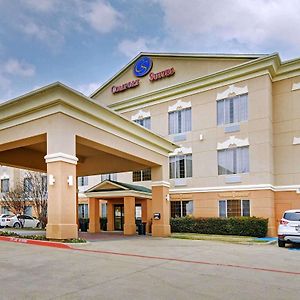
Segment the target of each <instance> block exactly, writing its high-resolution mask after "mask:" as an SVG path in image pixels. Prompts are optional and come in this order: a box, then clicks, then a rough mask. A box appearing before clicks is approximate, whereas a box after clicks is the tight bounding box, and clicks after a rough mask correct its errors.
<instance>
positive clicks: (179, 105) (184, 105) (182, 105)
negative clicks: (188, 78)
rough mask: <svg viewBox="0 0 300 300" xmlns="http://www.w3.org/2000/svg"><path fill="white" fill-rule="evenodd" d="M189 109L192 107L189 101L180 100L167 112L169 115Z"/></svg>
mask: <svg viewBox="0 0 300 300" xmlns="http://www.w3.org/2000/svg"><path fill="white" fill-rule="evenodd" d="M191 107H192V103H191V101H188V102H184V101H182V100H181V99H180V100H178V101H177V102H176V103H175V104H174V105H171V106H169V109H168V112H169V113H170V112H174V111H177V110H183V109H186V108H191Z"/></svg>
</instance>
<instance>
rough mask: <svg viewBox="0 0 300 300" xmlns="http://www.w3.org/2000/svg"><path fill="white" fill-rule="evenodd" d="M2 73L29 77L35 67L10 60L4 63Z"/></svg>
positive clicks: (33, 72)
mask: <svg viewBox="0 0 300 300" xmlns="http://www.w3.org/2000/svg"><path fill="white" fill-rule="evenodd" d="M3 72H4V73H6V74H9V75H14V76H21V77H31V76H33V75H34V74H35V67H34V66H33V65H31V64H28V63H26V62H22V61H19V60H17V59H14V58H12V59H9V60H8V61H7V62H5V63H4V66H3Z"/></svg>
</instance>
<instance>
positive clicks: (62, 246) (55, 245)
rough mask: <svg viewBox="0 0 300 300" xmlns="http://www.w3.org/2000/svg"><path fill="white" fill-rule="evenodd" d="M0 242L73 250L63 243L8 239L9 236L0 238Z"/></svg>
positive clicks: (16, 238)
mask: <svg viewBox="0 0 300 300" xmlns="http://www.w3.org/2000/svg"><path fill="white" fill-rule="evenodd" d="M0 241H4V242H11V243H19V244H27V245H36V246H44V247H52V248H59V249H73V248H72V247H71V246H70V245H67V244H64V243H58V242H49V241H40V240H29V239H23V238H18V237H10V236H0Z"/></svg>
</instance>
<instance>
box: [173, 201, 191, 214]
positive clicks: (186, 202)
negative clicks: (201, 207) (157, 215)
mask: <svg viewBox="0 0 300 300" xmlns="http://www.w3.org/2000/svg"><path fill="white" fill-rule="evenodd" d="M178 202H179V203H180V216H179V217H172V204H175V203H178ZM190 202H192V206H193V207H192V213H190V214H187V209H186V207H185V212H184V208H183V204H184V203H185V205H186V206H187V204H188V203H190ZM193 213H194V202H193V200H189V199H184V200H171V201H170V216H171V218H183V217H186V216H190V215H193Z"/></svg>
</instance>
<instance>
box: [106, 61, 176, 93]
mask: <svg viewBox="0 0 300 300" xmlns="http://www.w3.org/2000/svg"><path fill="white" fill-rule="evenodd" d="M152 66H153V62H152V59H151V58H150V57H148V56H143V57H141V58H139V59H138V60H137V61H136V63H135V64H134V67H133V74H134V75H135V76H136V77H144V76H146V75H147V74H148V73H149V72H150V71H151V69H152ZM174 74H175V69H174V68H173V67H172V68H169V69H166V70H163V71H160V72H157V73H154V72H151V73H150V74H149V80H150V81H151V82H154V81H157V80H159V79H163V78H166V77H170V76H172V75H174ZM139 84H140V79H136V80H132V81H129V82H126V83H123V84H121V85H118V86H115V85H114V86H112V88H111V92H112V93H113V94H116V93H119V92H123V91H126V90H128V89H131V88H134V87H136V86H138V85H139Z"/></svg>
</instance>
